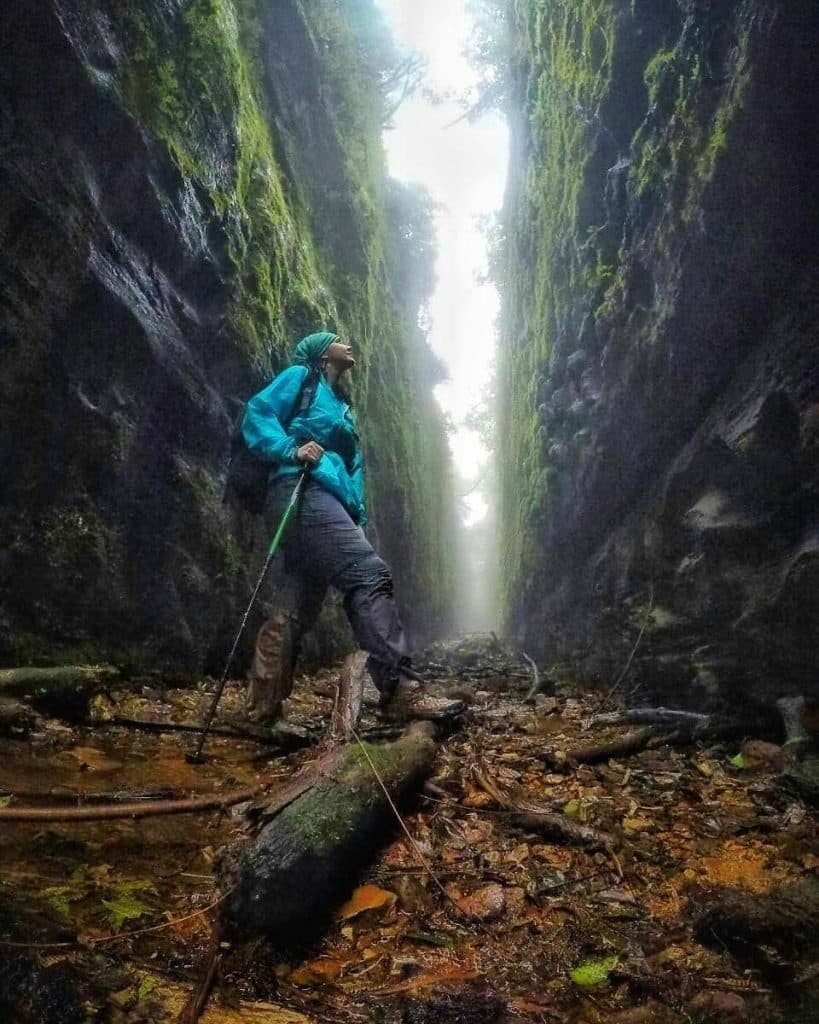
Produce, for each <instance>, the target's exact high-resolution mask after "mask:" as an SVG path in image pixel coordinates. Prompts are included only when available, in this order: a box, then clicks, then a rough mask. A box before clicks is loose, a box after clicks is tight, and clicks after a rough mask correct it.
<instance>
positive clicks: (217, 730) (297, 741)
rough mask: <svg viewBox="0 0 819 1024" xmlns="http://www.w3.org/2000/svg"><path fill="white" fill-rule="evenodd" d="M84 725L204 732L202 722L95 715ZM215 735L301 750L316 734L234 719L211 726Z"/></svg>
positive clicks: (283, 725) (288, 726)
mask: <svg viewBox="0 0 819 1024" xmlns="http://www.w3.org/2000/svg"><path fill="white" fill-rule="evenodd" d="M83 725H86V726H90V727H91V728H94V729H102V728H105V727H106V726H120V727H121V728H123V729H144V730H145V731H146V732H201V731H202V725H201V723H200V724H195V723H193V722H153V721H147V720H145V719H142V718H119V717H117V716H115V717H113V718H106V719H92V720H89V721H87V722H84V723H83ZM208 732H209V734H210V735H211V736H226V737H228V738H230V739H239V740H252V741H253V742H254V743H259V744H263V745H270V746H274V747H278V748H279V749H281V750H298V749H299V748H300V747H306V746H309V745H310V744H311V743H312V742H314V739H315V737H314V736H313V735H312V734H311V733H310V732H309V730H307V729H304V728H302V727H301V726H298V725H291V724H290V723H289V722H276V724H275V725H274V726H273V727H272V728H270V729H266V728H265V727H264V726H262V725H254V724H253V723H251V722H234V723H233V724H231V725H218V726H217V725H215V726H212V727H211V728H210V729H209V730H208Z"/></svg>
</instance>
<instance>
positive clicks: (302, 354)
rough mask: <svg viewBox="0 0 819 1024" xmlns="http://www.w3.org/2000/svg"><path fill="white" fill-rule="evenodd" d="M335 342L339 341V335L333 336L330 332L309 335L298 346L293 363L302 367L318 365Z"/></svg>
mask: <svg viewBox="0 0 819 1024" xmlns="http://www.w3.org/2000/svg"><path fill="white" fill-rule="evenodd" d="M334 341H338V335H337V334H331V333H330V331H319V332H318V333H317V334H308V335H307V337H306V338H302V339H301V341H300V342H299V343H298V345H296V354H295V356H294V357H293V362H294V363H296V364H298V365H300V366H311V365H312V364H314V363H317V362H318V361H319V359H321V357H322V356H323V355H324V353H325V352H326V351H327V349H328V348H329V347H330V345H332V344H333V342H334Z"/></svg>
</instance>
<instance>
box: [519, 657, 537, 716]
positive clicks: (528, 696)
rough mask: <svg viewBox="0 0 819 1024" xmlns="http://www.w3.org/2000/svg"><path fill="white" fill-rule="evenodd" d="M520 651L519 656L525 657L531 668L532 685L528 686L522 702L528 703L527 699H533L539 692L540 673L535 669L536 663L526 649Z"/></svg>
mask: <svg viewBox="0 0 819 1024" xmlns="http://www.w3.org/2000/svg"><path fill="white" fill-rule="evenodd" d="M520 653H521V657H523V658H525V659H526V661H527V662H528V663H529V665H530V666H531V668H532V677H533V678H532V685H531V686H530V687H529V692H528V693H527V694H526V698H525V700H524V704H528V703H529V701H532V700H534V699H535V696H536V694H538V693H539V692H540V673H539V672H538V670H537V665H536V664H535V663H534V661H533V660H532V659H531V658H530V657H529V655H528V654H527V653H526V651H521V652H520Z"/></svg>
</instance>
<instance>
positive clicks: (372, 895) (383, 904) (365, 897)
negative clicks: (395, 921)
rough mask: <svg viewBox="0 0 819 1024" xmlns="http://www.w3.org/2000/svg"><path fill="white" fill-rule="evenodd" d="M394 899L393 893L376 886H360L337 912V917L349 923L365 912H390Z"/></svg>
mask: <svg viewBox="0 0 819 1024" xmlns="http://www.w3.org/2000/svg"><path fill="white" fill-rule="evenodd" d="M396 899H397V897H396V895H395V893H394V892H388V890H386V889H380V888H379V887H378V886H377V885H360V886H359V887H358V888H357V889H355V890H354V892H353V894H352V896H351V897H350V898H349V899H348V900H347V902H346V903H345V904H344V905H343V906H342V908H341V910H339V912H338V913H339V917H340V918H341V920H342V921H351V920H352V919H353V918H354V917H358V916H359V914H363V913H364V912H365V911H367V910H385V911H386V910H390V909H391V908H392V907H393V906H394V905H395V901H396Z"/></svg>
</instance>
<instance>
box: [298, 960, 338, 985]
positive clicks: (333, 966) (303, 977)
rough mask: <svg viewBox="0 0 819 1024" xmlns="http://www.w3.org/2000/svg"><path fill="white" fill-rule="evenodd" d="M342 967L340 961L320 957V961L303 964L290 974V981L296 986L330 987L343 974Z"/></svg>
mask: <svg viewBox="0 0 819 1024" xmlns="http://www.w3.org/2000/svg"><path fill="white" fill-rule="evenodd" d="M341 967H342V965H341V964H340V963H339V961H338V960H331V959H329V958H328V957H319V959H318V960H311V961H310V962H309V963H306V964H302V966H301V967H297V968H296V970H295V971H292V972H291V974H290V978H289V980H290V981H291V982H292V983H293V984H294V985H303V986H304V987H310V986H311V985H329V984H330V983H331V982H333V981H335V980H336V978H338V977H339V975H340V974H341Z"/></svg>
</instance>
